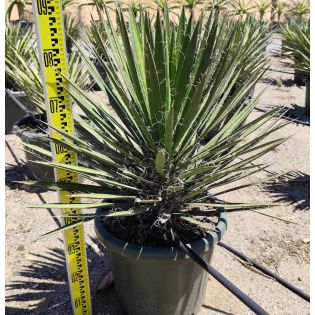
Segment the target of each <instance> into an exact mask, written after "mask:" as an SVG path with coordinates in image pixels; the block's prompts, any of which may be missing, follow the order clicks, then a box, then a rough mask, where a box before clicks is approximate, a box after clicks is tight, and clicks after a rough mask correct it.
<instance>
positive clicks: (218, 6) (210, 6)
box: [205, 0, 229, 11]
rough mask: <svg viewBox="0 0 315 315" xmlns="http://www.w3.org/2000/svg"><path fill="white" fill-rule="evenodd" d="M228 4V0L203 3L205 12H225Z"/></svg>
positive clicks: (213, 0)
mask: <svg viewBox="0 0 315 315" xmlns="http://www.w3.org/2000/svg"><path fill="white" fill-rule="evenodd" d="M228 2H229V1H228V0H212V1H209V2H205V10H209V11H211V10H214V9H215V10H219V11H223V10H226V9H227V4H228Z"/></svg>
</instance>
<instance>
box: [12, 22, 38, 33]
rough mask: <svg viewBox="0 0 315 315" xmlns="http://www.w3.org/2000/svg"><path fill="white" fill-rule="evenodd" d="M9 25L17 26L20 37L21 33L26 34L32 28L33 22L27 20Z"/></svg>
mask: <svg viewBox="0 0 315 315" xmlns="http://www.w3.org/2000/svg"><path fill="white" fill-rule="evenodd" d="M11 23H12V24H13V25H19V27H20V35H23V33H25V32H27V31H28V30H30V29H32V27H33V22H30V21H28V20H15V21H11Z"/></svg>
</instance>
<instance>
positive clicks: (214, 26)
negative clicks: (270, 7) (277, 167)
mask: <svg viewBox="0 0 315 315" xmlns="http://www.w3.org/2000/svg"><path fill="white" fill-rule="evenodd" d="M105 11H106V15H107V20H106V21H105V18H103V17H102V23H103V27H104V30H105V34H106V40H105V41H100V42H102V43H103V48H102V51H101V52H100V51H99V46H98V47H94V46H93V44H92V43H91V42H89V41H88V42H86V43H85V45H87V46H90V49H91V50H92V51H93V52H94V54H95V56H96V57H97V62H98V63H99V64H100V65H101V66H102V68H103V70H104V71H100V69H99V68H98V67H95V65H94V64H93V62H92V61H91V60H90V58H89V55H88V54H87V53H86V51H85V50H83V49H81V47H80V46H79V47H78V49H79V50H80V52H81V54H82V58H83V59H84V60H85V65H86V67H87V68H88V69H89V71H90V73H91V75H92V76H93V78H94V80H95V82H96V83H97V84H98V85H99V86H100V88H101V89H102V91H103V92H104V94H107V95H108V99H109V100H110V107H108V104H107V98H105V97H104V102H103V104H99V103H98V102H97V103H96V102H95V101H94V100H93V99H91V98H90V97H89V96H88V95H87V94H86V93H85V91H83V90H82V89H81V88H80V87H79V86H77V85H76V84H75V83H74V82H71V80H69V84H70V88H69V92H70V94H71V96H72V99H73V100H74V102H75V103H76V104H77V106H79V108H80V109H81V110H82V111H83V112H84V113H85V114H86V116H87V117H88V118H89V121H90V122H92V123H93V126H91V125H90V124H88V123H86V122H85V121H84V120H81V121H80V124H78V125H77V128H76V134H75V136H71V135H69V134H67V133H64V132H63V131H61V130H57V132H58V133H59V134H60V135H61V136H62V140H56V139H53V138H51V139H50V140H51V142H52V143H54V144H58V145H61V146H63V147H64V148H65V149H69V150H72V151H74V152H76V153H77V154H78V156H79V158H80V160H81V161H84V164H85V166H74V165H69V164H63V163H54V162H38V163H39V164H42V165H48V166H50V167H54V168H57V169H63V170H69V171H73V172H75V173H77V174H78V175H79V176H81V177H82V178H85V179H86V180H88V181H89V183H67V182H43V181H33V182H27V184H28V185H31V186H34V187H41V188H46V189H51V190H65V191H68V192H69V193H70V194H71V196H72V197H73V198H74V199H73V201H74V204H71V205H69V204H62V203H55V204H43V205H39V206H38V205H37V206H34V207H37V208H59V209H65V210H66V211H69V212H66V215H65V216H66V217H67V220H68V219H69V218H70V219H71V222H72V223H71V224H70V223H69V221H67V222H68V225H66V226H64V227H62V228H59V229H58V230H56V231H60V230H62V229H65V228H69V227H71V226H74V225H77V224H82V223H83V222H86V221H89V220H92V219H94V218H95V217H96V214H95V213H94V212H92V213H85V214H83V215H74V214H73V212H71V209H75V208H83V209H92V208H100V209H101V210H102V212H101V213H99V214H98V218H99V219H100V218H101V220H102V221H101V222H102V225H103V226H105V227H106V229H107V230H108V231H109V232H110V233H111V234H112V235H114V236H115V237H117V238H119V239H120V240H123V241H124V242H126V243H124V244H125V247H123V248H121V251H120V250H119V251H118V252H124V253H123V255H127V252H128V248H129V245H130V243H132V244H138V245H140V246H145V247H146V246H151V247H152V246H173V245H174V244H173V240H172V235H176V236H177V237H178V238H180V239H181V240H183V241H185V242H192V241H194V240H198V239H200V238H202V237H207V235H209V234H208V233H210V234H211V231H214V229H215V225H216V222H217V220H218V216H219V215H221V214H222V213H223V212H224V211H238V210H246V209H257V208H264V207H269V205H268V204H258V203H257V202H254V203H242V201H241V200H237V201H235V202H225V201H223V200H222V199H221V198H222V196H223V195H224V194H226V193H229V192H232V191H237V190H239V189H242V188H244V187H248V186H251V185H255V184H259V183H263V182H265V181H269V180H271V179H272V178H273V177H269V178H267V179H266V178H263V179H258V180H257V179H256V180H255V181H253V180H252V181H249V182H243V181H242V180H246V178H248V177H249V176H250V175H252V174H256V173H259V172H261V171H262V170H263V169H265V168H266V166H264V165H261V164H255V163H254V161H255V160H256V159H257V158H259V157H261V156H263V155H264V154H266V153H267V152H269V151H270V150H273V149H275V148H276V147H278V146H279V145H280V144H281V143H282V142H283V141H284V139H274V140H268V139H267V137H268V135H270V134H271V133H272V132H274V131H276V130H278V129H279V128H281V126H282V125H283V124H284V123H280V122H279V121H276V120H275V119H274V114H275V113H276V110H274V111H273V112H268V113H265V114H263V115H261V116H259V117H256V118H254V119H252V120H251V121H248V122H246V119H247V118H248V116H249V115H250V114H251V112H252V111H253V109H254V107H255V104H256V102H257V99H254V100H251V101H250V102H245V100H244V96H246V95H247V94H248V92H249V91H250V90H251V89H252V87H253V86H254V85H255V83H256V82H257V81H258V80H259V79H260V78H261V77H262V75H263V74H264V72H265V70H264V67H263V65H262V64H259V63H258V64H257V67H256V68H254V67H253V68H252V69H251V75H252V77H251V78H250V79H246V80H244V82H243V84H242V85H240V86H239V87H238V89H237V90H236V91H234V93H231V91H232V89H233V87H234V86H235V83H236V82H237V81H238V80H239V78H240V77H241V75H242V71H243V69H244V66H242V64H243V63H244V62H245V60H246V58H247V57H248V56H247V54H246V52H245V51H246V47H245V46H247V47H248V44H249V42H248V41H247V40H248V38H249V37H250V36H251V28H250V27H247V28H246V27H244V26H242V25H241V24H235V23H234V22H231V21H229V20H228V18H227V17H224V18H223V19H221V18H220V17H219V12H218V10H213V11H212V12H211V14H210V16H209V18H205V17H204V16H203V15H201V16H200V17H199V18H197V19H195V18H194V17H193V15H192V14H191V15H189V17H186V15H185V12H184V10H182V13H181V15H180V19H179V23H178V24H176V23H173V24H171V23H170V15H169V11H168V8H167V7H165V8H164V12H163V14H162V16H161V12H160V11H157V12H156V16H155V18H154V22H153V23H151V19H152V18H151V17H149V14H148V13H147V12H146V11H144V10H141V11H140V20H139V23H137V22H136V19H135V16H134V15H133V13H132V12H130V14H129V19H130V20H129V23H128V25H129V28H127V23H126V21H125V20H124V17H123V15H122V12H121V10H120V9H119V8H118V9H117V18H118V22H119V23H118V24H119V25H118V26H119V32H116V30H115V28H114V26H113V22H112V20H111V17H110V15H109V12H108V11H107V9H106V7H105ZM242 27H243V29H242V34H243V40H236V38H235V37H236V36H238V34H240V30H239V29H238V28H242ZM96 32H97V30H96ZM101 36H102V35H101V34H99V37H100V38H101ZM244 45H245V46H244ZM104 56H105V58H104ZM104 73H105V74H106V75H104ZM236 107H237V110H235V108H236ZM231 113H233V115H232V117H230V118H229V119H227V117H228V116H229V115H230V114H231ZM218 126H220V129H219V130H218V131H217V132H216V133H215V134H214V135H213V136H212V137H211V139H209V141H208V142H207V143H206V144H205V145H202V144H201V141H202V140H203V139H204V138H205V136H206V135H207V134H209V132H211V131H213V130H217V127H218ZM79 197H82V198H87V200H90V202H82V203H80V202H79V201H78V199H77V198H79ZM95 199H98V200H99V201H98V202H95V201H94V200H95ZM223 208H225V209H226V210H224V209H223ZM67 209H68V210H67ZM222 215H223V214H222ZM221 223H222V222H221ZM56 231H54V232H56ZM51 233H53V232H51ZM51 233H49V234H51ZM119 242H121V241H119ZM132 244H131V245H132ZM204 246H205V245H203V246H201V247H204ZM209 246H213V244H212V245H209ZM145 247H139V248H141V250H140V253H138V254H136V255H137V257H135V258H133V259H132V260H128V263H126V264H125V263H123V265H121V266H125V267H126V268H131V269H128V270H129V271H128V277H132V278H129V280H130V281H128V290H129V293H128V294H126V295H124V294H122V292H124V289H122V287H121V285H122V284H121V283H120V282H119V280H118V275H117V273H118V272H117V269H115V270H116V271H113V272H114V278H115V286H116V289H117V290H118V291H119V292H120V296H125V298H123V299H124V301H125V299H129V302H130V299H131V302H130V303H131V304H132V303H133V304H134V303H137V305H140V306H141V307H143V303H145V301H144V299H140V298H139V296H138V298H134V296H135V294H137V293H136V292H135V291H136V290H133V289H132V288H131V289H130V286H131V287H133V286H134V285H135V282H137V281H140V278H141V281H142V283H147V282H148V279H149V282H150V289H148V290H146V291H144V292H145V293H143V294H145V296H146V298H147V297H148V295H150V297H152V295H151V294H152V292H154V291H155V290H156V288H160V289H161V288H166V289H167V290H168V291H167V292H168V293H169V294H165V293H164V294H163V298H165V299H167V302H165V303H164V301H162V302H161V300H160V298H161V296H162V295H158V298H159V303H158V304H155V301H156V300H157V295H155V298H153V300H151V299H148V300H149V301H150V305H146V306H145V307H144V308H142V313H141V314H148V313H149V311H150V312H151V310H152V309H154V310H156V309H158V312H156V311H155V313H154V314H161V312H162V313H163V314H181V315H183V314H192V313H194V312H195V313H197V310H198V307H200V306H201V302H202V298H200V297H199V295H200V294H201V295H202V294H203V293H204V284H205V283H206V282H205V281H203V280H202V281H203V282H202V283H203V284H201V282H200V286H199V285H198V286H197V287H198V288H200V289H199V290H198V292H197V293H196V295H194V294H195V293H194V294H193V295H194V298H196V299H193V300H189V301H190V302H191V303H190V302H189V301H188V300H187V301H188V302H187V303H186V302H185V303H184V305H182V304H181V308H179V307H177V304H176V305H175V306H176V307H175V308H172V310H174V309H176V310H177V311H176V312H173V311H170V310H168V312H164V311H161V306H163V307H166V306H165V305H168V306H169V304H168V303H170V304H172V303H173V304H174V303H182V302H179V301H180V300H182V296H183V294H187V292H189V294H187V299H188V298H189V299H190V297H189V295H190V294H191V292H192V291H193V289H192V288H191V291H189V290H190V288H187V287H186V284H187V286H188V285H189V286H190V287H191V286H192V283H195V280H193V281H192V280H191V279H192V278H191V274H192V273H193V274H194V275H200V268H199V267H197V271H196V269H194V267H191V265H190V264H188V265H186V264H183V265H185V266H189V269H187V275H188V273H189V279H188V282H187V281H186V280H187V277H186V276H185V277H184V274H183V273H180V275H178V271H176V269H174V268H176V266H177V265H176V263H174V260H176V258H175V259H173V261H172V260H171V261H170V263H169V264H170V265H169V266H170V267H169V268H170V269H167V268H165V269H163V270H164V272H165V274H164V273H162V272H161V271H159V272H157V271H156V269H154V268H153V267H152V264H151V265H150V268H151V269H150V270H151V271H148V273H146V272H145V271H144V268H145V266H147V264H150V262H146V261H145V260H144V261H142V262H141V264H140V265H139V266H140V267H137V261H139V260H141V257H142V256H141V253H142V252H143V251H144V252H145V251H146V250H145ZM172 252H174V250H172ZM119 255H121V253H120V254H119V253H115V254H114V253H112V259H114V260H115V261H117V259H118V258H117V257H118V256H119ZM179 256H180V254H179ZM115 257H116V258H115ZM207 257H208V258H207V259H210V256H207ZM152 260H153V261H154V260H156V257H152ZM115 261H113V268H118V269H119V266H116V265H115ZM166 263H167V262H164V261H163V263H162V265H163V264H164V266H165V264H166ZM155 265H159V262H158V261H157V263H156V264H155ZM115 266H116V267H115ZM127 266H128V267H127ZM137 268H138V269H137ZM139 268H140V269H141V270H142V271H141V272H143V273H144V274H145V279H147V280H144V279H143V277H142V276H141V274H139V272H140V269H139ZM152 268H153V269H152ZM185 268H186V267H185ZM135 269H137V272H135ZM167 270H168V271H167ZM169 270H171V271H173V270H174V272H173V273H170V272H169ZM122 272H123V271H122ZM125 274H126V273H125ZM151 275H152V277H155V278H156V276H158V277H159V278H163V281H167V284H169V285H170V288H169V287H168V286H166V287H165V285H164V286H159V285H158V283H156V282H154V283H155V285H154V286H153V287H154V288H152V283H151V281H152V280H151ZM177 275H178V276H179V277H180V278H176V276H177ZM185 275H186V273H185ZM116 277H117V278H116ZM168 277H170V278H168ZM174 277H175V279H174ZM193 277H195V276H193ZM198 277H199V276H198ZM122 279H124V280H123V282H124V283H125V282H126V281H125V278H124V277H122ZM179 279H180V281H179ZM184 279H185V280H184ZM198 279H199V280H198V281H201V279H203V277H202V275H201V276H200V277H199V278H198ZM183 281H185V282H183ZM196 281H197V280H196ZM178 284H180V286H179V287H178ZM173 286H177V287H176V289H178V288H181V289H178V290H172V289H171V288H172V287H173ZM138 289H139V286H138ZM145 289H147V287H145V288H144V290H145ZM157 290H158V289H157ZM161 290H162V289H161ZM182 290H184V291H182ZM187 290H188V291H187ZM177 292H179V293H180V297H176V298H174V299H173V294H176V293H177ZM145 300H146V299H145ZM170 300H171V302H170ZM185 300H186V299H185ZM152 301H154V302H152ZM125 302H126V301H125ZM129 302H126V303H127V304H128V303H129ZM151 302H152V303H151ZM148 307H149V309H148ZM178 310H179V311H178Z"/></svg>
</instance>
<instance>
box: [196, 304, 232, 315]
mask: <svg viewBox="0 0 315 315" xmlns="http://www.w3.org/2000/svg"><path fill="white" fill-rule="evenodd" d="M202 307H204V308H206V309H208V310H211V311H215V313H216V314H224V315H234V313H229V312H225V311H222V310H219V309H218V308H215V307H212V306H208V305H205V304H203V305H202Z"/></svg>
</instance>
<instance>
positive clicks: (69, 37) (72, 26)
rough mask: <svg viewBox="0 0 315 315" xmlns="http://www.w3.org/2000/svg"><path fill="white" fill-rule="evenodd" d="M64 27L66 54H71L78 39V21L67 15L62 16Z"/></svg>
mask: <svg viewBox="0 0 315 315" xmlns="http://www.w3.org/2000/svg"><path fill="white" fill-rule="evenodd" d="M64 26H65V32H66V34H65V35H66V45H67V52H68V53H71V51H72V47H73V46H74V43H75V42H77V41H78V40H79V38H80V20H79V19H77V18H75V17H73V16H71V15H69V14H64Z"/></svg>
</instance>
